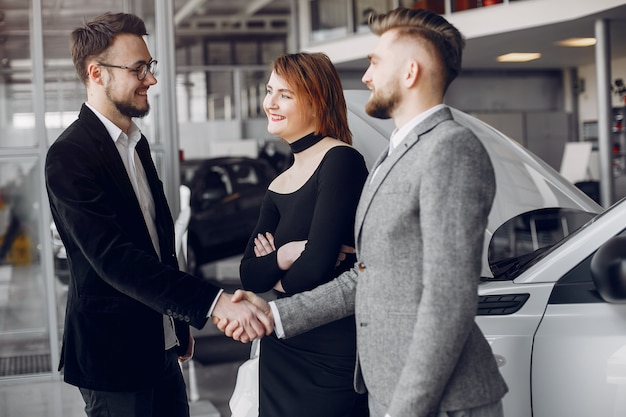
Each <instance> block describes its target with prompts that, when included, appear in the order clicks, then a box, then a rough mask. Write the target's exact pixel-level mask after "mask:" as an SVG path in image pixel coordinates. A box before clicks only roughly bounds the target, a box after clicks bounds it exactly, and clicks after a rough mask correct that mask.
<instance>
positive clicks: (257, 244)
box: [254, 232, 276, 258]
mask: <svg viewBox="0 0 626 417" xmlns="http://www.w3.org/2000/svg"><path fill="white" fill-rule="evenodd" d="M275 250H276V247H275V246H274V235H272V234H271V233H270V232H266V233H265V235H262V234H261V233H259V234H258V235H257V237H255V238H254V254H255V255H256V257H257V258H259V257H261V256H265V255H269V254H270V253H272V252H274V251H275Z"/></svg>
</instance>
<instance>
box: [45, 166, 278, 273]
mask: <svg viewBox="0 0 626 417" xmlns="http://www.w3.org/2000/svg"><path fill="white" fill-rule="evenodd" d="M180 175H181V181H180V183H181V187H188V188H189V190H190V191H191V193H190V201H189V205H190V208H191V215H190V219H189V224H188V229H187V270H188V271H189V272H193V273H196V274H198V275H202V269H201V267H202V265H204V264H206V263H209V262H213V261H217V260H219V259H223V258H226V257H229V256H234V255H239V254H242V253H243V251H244V248H245V246H246V243H247V242H248V238H249V237H250V234H251V233H252V230H253V229H254V226H255V225H256V222H257V218H258V217H259V211H260V209H261V203H262V202H263V196H264V195H265V191H266V190H267V187H268V185H269V184H270V182H271V181H272V180H273V179H274V177H276V175H277V173H276V170H275V169H274V168H272V166H271V165H270V164H269V163H268V162H267V161H266V160H264V159H254V158H248V157H235V156H230V157H219V158H208V159H189V160H184V161H181V163H180ZM50 229H51V233H52V246H53V254H54V270H55V275H56V276H57V278H58V279H59V281H60V282H61V283H62V284H64V285H67V284H68V283H69V279H70V276H69V275H70V273H69V265H68V263H67V254H66V252H65V247H64V245H63V242H62V241H61V238H60V237H59V234H58V232H57V229H56V225H55V224H54V222H52V224H51V226H50Z"/></svg>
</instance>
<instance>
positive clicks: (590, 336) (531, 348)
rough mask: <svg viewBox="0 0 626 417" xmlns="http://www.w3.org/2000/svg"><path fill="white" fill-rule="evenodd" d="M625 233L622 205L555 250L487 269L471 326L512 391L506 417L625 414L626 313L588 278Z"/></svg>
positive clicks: (625, 202)
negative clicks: (595, 261) (599, 255)
mask: <svg viewBox="0 0 626 417" xmlns="http://www.w3.org/2000/svg"><path fill="white" fill-rule="evenodd" d="M569 218H570V219H572V217H571V216H570V217H569ZM625 229H626V200H623V201H622V202H620V203H619V204H616V205H615V206H613V207H612V208H611V209H609V210H607V211H605V212H603V213H602V214H600V215H597V216H595V217H593V219H592V220H591V221H588V222H586V223H585V224H584V225H583V226H582V227H580V228H578V229H576V230H575V231H574V232H573V233H571V234H570V235H568V236H567V237H566V238H564V239H562V240H560V241H558V242H557V243H556V244H554V245H552V246H548V247H546V248H540V249H538V252H537V251H535V252H533V253H529V254H523V256H522V257H519V258H513V259H514V262H510V261H509V260H507V259H504V260H502V261H500V262H498V263H495V264H494V265H492V270H496V268H495V267H499V268H500V270H499V271H496V273H494V278H489V279H486V280H485V282H483V283H482V284H481V285H480V286H479V295H480V304H479V311H478V316H477V318H476V322H477V323H478V325H479V327H480V328H481V330H482V331H483V333H484V334H485V337H486V338H487V340H488V341H489V342H490V344H491V348H492V351H493V353H494V355H495V356H496V359H497V361H498V364H499V366H500V371H501V373H502V375H503V377H504V378H505V380H506V382H507V385H508V386H509V392H508V394H507V395H506V396H505V397H504V399H503V404H504V414H505V415H506V416H514V417H559V416H564V417H565V416H567V417H572V416H581V417H582V416H616V415H620V416H624V415H626V405H625V403H626V401H625V400H626V396H625V395H624V394H625V393H626V392H625V391H624V383H626V359H623V358H624V357H625V356H626V353H625V350H626V347H625V346H626V307H625V305H624V304H611V303H608V302H606V301H604V300H603V299H602V298H601V296H600V295H599V293H598V291H596V287H595V285H594V282H593V280H592V276H591V272H590V262H591V259H592V257H593V255H594V254H595V253H596V251H597V250H598V248H600V247H602V246H603V245H605V244H606V242H607V241H608V240H609V239H611V238H612V237H614V236H616V235H618V234H622V235H623V234H624V230H625ZM498 232H499V231H496V233H494V237H493V238H492V242H493V241H495V240H496V238H497V237H498ZM502 236H504V234H503V235H502ZM544 237H545V236H544ZM539 240H540V241H541V236H539ZM530 241H532V239H531V240H530ZM497 252H504V251H503V249H499V250H497V251H496V250H493V249H492V248H491V245H490V253H492V254H493V253H497ZM526 255H528V256H529V258H527V259H524V257H526ZM507 268H508V269H507ZM623 381H625V382H623Z"/></svg>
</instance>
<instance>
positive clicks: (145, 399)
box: [79, 349, 189, 417]
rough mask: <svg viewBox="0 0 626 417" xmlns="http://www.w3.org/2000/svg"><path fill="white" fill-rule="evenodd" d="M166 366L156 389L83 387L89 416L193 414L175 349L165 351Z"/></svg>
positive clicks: (176, 416)
mask: <svg viewBox="0 0 626 417" xmlns="http://www.w3.org/2000/svg"><path fill="white" fill-rule="evenodd" d="M164 354H165V355H166V359H165V362H166V363H165V368H164V370H163V374H162V376H161V378H159V380H158V381H157V382H156V383H155V384H154V386H153V388H152V389H148V390H143V391H136V392H111V391H94V390H89V389H85V388H79V389H80V393H81V394H82V396H83V399H84V400H85V413H86V414H87V416H88V417H189V401H188V399H187V387H186V385H185V380H184V379H183V374H182V372H181V370H180V366H179V365H178V355H177V353H176V351H175V350H174V349H170V350H168V351H166V352H164Z"/></svg>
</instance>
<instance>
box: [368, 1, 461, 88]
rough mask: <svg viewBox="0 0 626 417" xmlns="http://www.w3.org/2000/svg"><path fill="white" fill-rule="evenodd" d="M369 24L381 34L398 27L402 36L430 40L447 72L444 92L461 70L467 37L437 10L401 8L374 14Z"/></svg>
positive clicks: (398, 31)
mask: <svg viewBox="0 0 626 417" xmlns="http://www.w3.org/2000/svg"><path fill="white" fill-rule="evenodd" d="M369 27H370V30H371V31H372V32H374V33H375V34H376V35H378V36H380V35H382V34H383V33H385V32H387V31H388V30H392V29H395V30H396V31H397V33H398V36H400V37H409V38H411V37H412V38H417V39H420V40H424V41H426V42H429V43H430V44H431V45H432V46H433V47H434V49H435V51H436V52H437V54H438V55H439V58H440V60H441V62H440V64H441V66H442V70H443V71H444V72H445V77H444V80H443V82H444V83H443V88H444V90H443V91H446V90H447V88H448V86H449V85H450V83H451V82H452V81H454V79H455V78H456V77H457V76H458V75H459V73H460V72H461V66H462V61H463V48H465V39H464V38H463V35H462V34H461V32H459V31H458V29H457V28H455V27H454V26H453V25H452V24H451V23H450V22H448V21H447V20H446V19H445V18H444V17H442V16H440V15H438V14H437V13H435V12H432V11H430V10H426V9H409V8H405V7H399V8H397V9H394V10H391V11H390V12H388V13H386V14H379V15H371V16H370V21H369Z"/></svg>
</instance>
